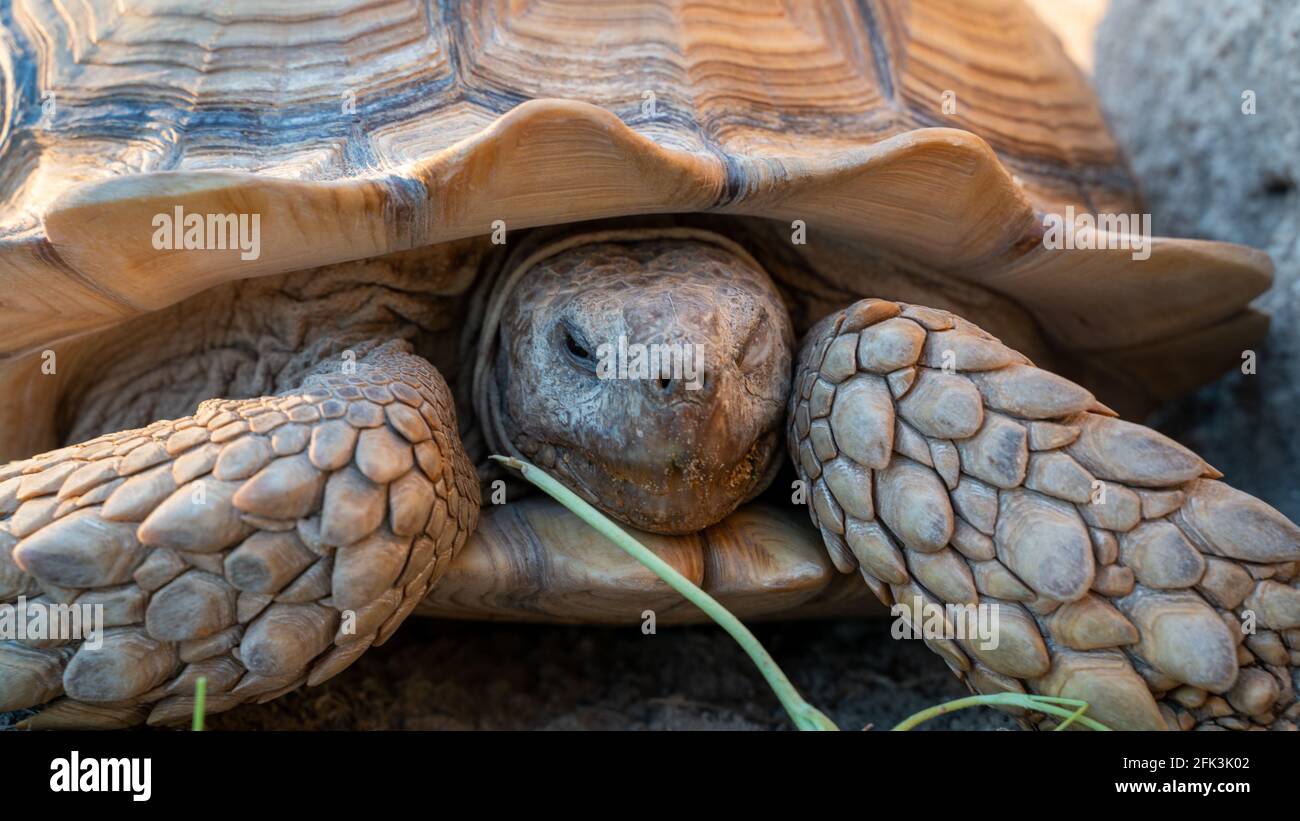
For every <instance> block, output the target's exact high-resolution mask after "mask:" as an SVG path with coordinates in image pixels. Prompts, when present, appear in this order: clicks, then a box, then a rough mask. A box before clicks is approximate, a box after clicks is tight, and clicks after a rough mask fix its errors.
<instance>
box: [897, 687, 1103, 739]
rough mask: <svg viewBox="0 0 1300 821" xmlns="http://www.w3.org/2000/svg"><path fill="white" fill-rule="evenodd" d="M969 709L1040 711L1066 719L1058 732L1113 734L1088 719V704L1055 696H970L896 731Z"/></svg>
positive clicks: (923, 714) (929, 711) (911, 718)
mask: <svg viewBox="0 0 1300 821" xmlns="http://www.w3.org/2000/svg"><path fill="white" fill-rule="evenodd" d="M968 707H1024V708H1026V709H1029V710H1037V711H1039V712H1040V713H1047V714H1048V715H1053V716H1056V717H1058V718H1064V719H1065V721H1064V722H1062V723H1061V724H1060V725H1059V726H1058V727H1057V728H1056V729H1057V730H1058V731H1059V730H1064V729H1065V728H1066V727H1069V726H1070V725H1071V724H1073V723H1075V722H1076V721H1077V722H1078V723H1079V724H1082V725H1083V726H1085V727H1087V728H1088V729H1090V730H1110V728H1109V727H1107V726H1106V725H1105V724H1102V723H1101V722H1099V721H1094V720H1093V719H1091V718H1088V717H1087V716H1085V715H1084V714H1083V713H1084V711H1085V710H1087V709H1088V702H1086V701H1082V700H1080V699H1077V698H1054V697H1052V696H1031V695H1026V694H1024V693H994V694H992V695H984V696H967V697H966V698H959V699H957V700H956V701H948V702H945V703H943V704H938V705H935V706H934V707H930V708H928V709H925V710H922V711H921V712H919V713H916V714H914V715H910V716H908V717H907V718H905V719H903V720H902V721H900V722H899V723H898V724H897V725H896V726H895V727H894V729H895V730H910V729H912V728H913V727H915V726H917V725H918V724H921V723H922V722H926V721H929V720H930V719H932V718H938V717H939V716H942V715H947V714H948V713H955V712H957V711H958V710H965V709H967V708H968ZM1066 707H1072V708H1074V709H1073V710H1067V709H1065V708H1066Z"/></svg>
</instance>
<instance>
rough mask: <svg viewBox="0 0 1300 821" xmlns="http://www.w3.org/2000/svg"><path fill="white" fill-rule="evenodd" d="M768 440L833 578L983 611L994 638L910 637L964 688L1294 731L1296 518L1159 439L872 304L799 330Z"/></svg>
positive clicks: (1046, 381)
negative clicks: (786, 462)
mask: <svg viewBox="0 0 1300 821" xmlns="http://www.w3.org/2000/svg"><path fill="white" fill-rule="evenodd" d="M945 364H946V365H948V368H947V372H945V369H944V365H945ZM788 434H789V436H788V445H789V449H790V454H791V457H792V458H793V459H794V461H795V464H796V465H797V468H798V472H799V475H800V477H801V478H802V479H803V480H804V481H805V482H807V483H808V484H807V487H808V489H809V491H810V505H809V512H810V515H811V516H812V520H813V523H814V524H815V525H817V526H818V527H820V529H821V531H822V535H823V538H824V540H825V542H826V545H827V548H828V549H829V550H830V552H831V555H832V558H833V559H834V561H835V563H836V565H837V566H838V567H839V568H840V569H841V570H842V571H844V572H850V571H852V570H854V569H858V568H860V569H861V572H862V575H863V577H864V578H865V579H866V581H867V583H868V584H869V585H870V586H871V588H872V590H873V591H874V592H875V593H876V595H877V596H878V597H879V598H880V599H881V600H882V601H884V602H885V603H886V604H890V603H891V602H892V601H899V602H906V603H909V604H910V603H912V602H913V601H914V597H916V596H920V597H921V599H922V600H923V601H925V602H927V603H938V604H943V603H951V604H984V605H988V606H990V607H994V608H997V609H998V612H999V616H1000V618H999V621H1000V628H1001V629H1000V644H999V646H998V647H997V648H996V649H985V648H983V647H981V644H980V642H979V640H978V639H975V640H969V639H959V640H952V639H942V638H936V639H932V640H927V644H929V646H930V647H931V649H933V650H934V651H935V652H937V653H938V654H939V655H940V656H942V657H943V659H944V661H945V662H947V664H948V666H949V667H950V668H951V669H952V670H953V672H954V673H956V674H957V676H958V677H960V678H961V679H963V680H964V681H965V682H966V683H967V685H969V686H970V687H971V689H972V690H975V691H978V692H982V693H994V692H1000V691H1005V690H1014V691H1020V692H1023V691H1026V690H1028V691H1032V692H1037V693H1042V694H1045V695H1051V696H1065V697H1071V698H1082V699H1086V700H1087V701H1089V702H1090V703H1091V705H1092V706H1091V708H1090V710H1089V714H1090V715H1091V716H1093V717H1094V718H1096V719H1098V720H1099V721H1102V722H1103V723H1106V724H1108V725H1110V726H1111V727H1115V728H1124V729H1163V728H1165V727H1169V728H1175V729H1191V728H1193V727H1195V728H1200V729H1219V728H1232V729H1246V728H1250V727H1272V728H1275V729H1286V730H1294V729H1296V721H1297V717H1298V716H1300V701H1297V700H1296V688H1297V675H1298V674H1297V671H1298V670H1300V582H1298V580H1297V566H1298V564H1300V561H1298V560H1300V528H1297V527H1296V526H1295V525H1294V524H1293V523H1291V522H1290V521H1289V520H1287V519H1286V518H1285V517H1284V516H1282V515H1281V514H1280V513H1278V512H1277V511H1276V510H1274V509H1273V508H1271V507H1269V506H1268V505H1266V504H1264V503H1263V502H1260V501H1259V500H1257V499H1255V498H1253V497H1251V496H1248V495H1246V494H1244V493H1241V492H1239V491H1236V490H1233V489H1232V488H1231V487H1229V486H1227V485H1225V484H1223V483H1222V482H1219V481H1216V479H1217V478H1218V476H1219V474H1218V473H1217V471H1215V470H1214V469H1213V468H1211V467H1209V466H1208V465H1206V464H1205V463H1204V462H1203V461H1202V460H1201V459H1200V458H1199V457H1197V456H1196V455H1195V454H1193V453H1192V452H1191V451H1189V450H1187V449H1186V448H1184V447H1182V446H1181V445H1179V444H1177V443H1176V442H1173V441H1172V440H1170V439H1167V438H1166V437H1164V436H1162V435H1160V434H1158V433H1156V432H1155V431H1152V430H1150V429H1148V428H1145V427H1142V426H1140V425H1134V424H1131V423H1128V422H1123V421H1120V420H1118V419H1115V418H1113V415H1112V414H1110V413H1109V411H1108V410H1107V409H1105V408H1104V407H1102V406H1100V405H1098V404H1097V402H1096V401H1095V400H1094V399H1093V397H1092V395H1091V394H1090V393H1088V392H1087V391H1086V390H1084V389H1083V388H1080V387H1078V386H1077V385H1074V384H1072V383H1071V382H1069V381H1067V380H1065V379H1062V378H1061V377H1059V376H1056V375H1054V374H1052V373H1049V372H1047V371H1043V370H1040V369H1038V368H1035V367H1033V366H1032V365H1031V364H1029V362H1028V360H1027V359H1025V358H1024V357H1023V356H1021V355H1020V354H1018V353H1016V352H1015V351H1012V350H1010V349H1009V348H1007V347H1005V346H1003V345H1002V344H1001V343H1000V342H998V341H997V340H996V339H994V338H993V337H991V336H989V335H988V334H986V333H984V332H983V331H982V330H980V329H979V328H977V327H975V326H974V325H972V324H970V323H968V322H966V321H964V320H962V319H961V318H959V317H955V316H953V315H951V314H949V313H947V312H943V311H935V310H931V309H928V308H922V307H917V306H909V305H905V304H901V303H894V302H887V301H881V300H865V301H863V302H859V303H857V304H855V305H853V306H852V307H850V308H848V309H846V310H844V311H841V312H838V313H836V314H834V315H832V316H829V317H827V318H826V319H825V320H823V321H822V322H821V323H819V324H818V325H817V326H816V327H814V328H813V329H812V330H811V331H810V332H809V334H808V336H807V338H806V339H805V341H804V343H803V346H802V351H801V354H800V357H799V363H798V366H797V369H796V372H795V382H794V390H793V392H792V396H791V400H790V413H789V429H788ZM1094 481H1096V482H1099V483H1100V484H1098V485H1094ZM1099 489H1100V490H1101V491H1104V492H1097V491H1098V490H1099ZM1252 619H1253V620H1254V623H1255V624H1256V631H1255V632H1254V633H1253V634H1251V633H1249V632H1246V631H1247V630H1248V628H1249V625H1250V624H1251V620H1252ZM952 626H955V625H952ZM1027 720H1028V721H1030V722H1035V723H1037V724H1039V725H1040V726H1041V725H1044V724H1049V723H1051V722H1048V721H1044V720H1043V719H1042V718H1041V717H1032V716H1031V717H1028V718H1027Z"/></svg>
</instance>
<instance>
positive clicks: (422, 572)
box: [0, 343, 479, 728]
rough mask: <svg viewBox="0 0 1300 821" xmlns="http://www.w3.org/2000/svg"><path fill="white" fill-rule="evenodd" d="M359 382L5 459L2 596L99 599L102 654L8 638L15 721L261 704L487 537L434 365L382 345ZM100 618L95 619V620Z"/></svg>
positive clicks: (312, 679) (4, 654)
mask: <svg viewBox="0 0 1300 821" xmlns="http://www.w3.org/2000/svg"><path fill="white" fill-rule="evenodd" d="M355 364H356V367H355V370H354V371H353V372H349V373H342V372H336V373H324V372H318V373H316V374H314V375H312V376H309V377H308V378H307V379H306V380H304V382H303V384H302V385H301V386H300V388H298V389H297V390H293V391H289V392H286V393H284V394H280V395H278V396H274V397H263V398H259V399H247V400H210V401H207V402H204V403H202V404H201V405H199V407H198V410H197V412H196V413H195V414H194V415H193V416H191V417H188V418H186V419H181V420H178V421H160V422H155V423H154V424H152V425H149V426H148V427H146V428H142V429H140V430H133V431H125V432H122V433H115V434H110V435H106V436H101V437H99V438H97V439H93V440H91V441H89V442H85V443H83V444H80V445H75V446H72V447H66V448H62V449H60V450H57V451H53V452H51V453H46V454H42V455H40V456H36V457H33V458H31V459H28V460H26V461H23V462H15V463H12V464H10V465H6V466H5V467H3V468H0V602H16V601H17V600H18V599H19V597H20V596H21V597H24V598H26V599H27V606H28V607H29V608H40V607H42V606H46V605H52V604H58V603H64V604H72V605H103V609H102V613H103V616H104V624H105V625H106V626H107V629H106V630H105V631H104V633H103V635H102V637H101V638H102V647H99V648H98V649H96V648H95V646H94V645H95V644H96V643H97V640H96V638H95V637H94V636H90V637H89V640H88V641H82V640H71V641H70V640H67V637H66V636H65V637H61V638H60V639H57V640H39V639H33V638H32V637H31V636H27V637H26V639H27V640H22V639H23V637H20V638H19V640H11V641H3V642H0V710H14V709H19V708H24V707H30V706H34V705H39V704H43V703H46V702H51V703H50V706H48V707H47V708H46V709H45V710H44V711H42V712H41V713H39V714H38V715H36V716H35V717H34V718H33V719H32V720H31V725H32V726H34V727H38V728H39V727H85V726H100V727H115V726H126V725H129V724H134V723H138V722H139V721H142V720H146V719H147V720H148V721H149V723H151V724H153V723H165V722H170V721H176V720H183V719H185V718H186V717H188V715H189V714H190V712H191V710H192V707H193V699H192V695H193V690H194V682H195V680H196V679H197V678H198V677H199V676H206V677H207V681H208V684H207V687H208V694H209V695H208V699H207V709H208V710H209V711H210V712H219V711H222V710H227V709H229V708H231V707H233V706H235V705H237V704H240V703H242V702H245V701H250V700H258V701H266V700H269V699H271V698H275V697H276V696H278V695H280V694H282V693H285V692H288V691H290V690H293V689H296V688H297V687H299V686H301V685H303V684H312V685H314V684H318V683H320V682H322V681H324V680H326V679H328V678H330V677H331V676H333V675H335V674H336V673H338V672H339V671H341V670H343V669H344V668H345V667H347V666H348V665H349V664H351V663H352V661H354V660H355V659H356V658H357V657H358V656H360V655H361V653H363V652H364V651H365V650H366V649H367V648H369V647H370V646H371V645H372V644H382V643H383V642H384V641H385V640H387V638H388V637H389V635H391V634H392V632H393V631H394V630H395V629H396V628H397V627H398V625H400V624H401V623H402V621H403V620H404V619H405V618H406V616H407V615H408V614H409V613H410V612H411V610H413V609H414V608H415V606H416V605H417V604H418V603H419V601H420V600H421V599H422V598H423V597H424V595H425V593H427V592H428V590H429V588H430V587H431V586H432V585H433V583H434V582H435V581H436V580H437V578H438V577H439V575H440V574H441V573H442V572H443V570H445V569H446V567H447V565H448V564H449V563H450V561H451V558H452V556H453V554H454V553H455V552H456V551H457V550H458V549H459V548H460V547H461V545H462V544H463V543H464V542H465V539H466V538H467V537H468V535H469V533H470V532H471V531H472V530H473V529H474V526H475V522H476V519H477V515H478V506H479V489H478V481H477V478H476V477H475V473H474V469H473V466H472V465H471V464H470V462H469V459H468V458H467V457H466V455H465V452H464V450H463V448H462V447H461V443H460V440H459V438H458V435H457V427H456V418H455V411H454V409H453V403H452V401H451V395H450V393H449V391H448V390H447V386H446V384H445V383H444V382H443V380H442V377H441V376H440V375H439V374H438V372H437V371H436V370H435V369H434V368H433V366H432V365H430V364H429V363H428V362H426V361H425V360H423V359H421V358H420V357H418V356H415V355H413V354H411V353H409V352H408V349H407V347H406V346H405V343H388V344H385V345H382V346H380V347H378V348H376V349H375V350H373V351H371V352H370V354H369V355H367V356H366V357H364V358H363V359H361V360H360V361H358V362H356V363H355ZM91 612H93V611H91Z"/></svg>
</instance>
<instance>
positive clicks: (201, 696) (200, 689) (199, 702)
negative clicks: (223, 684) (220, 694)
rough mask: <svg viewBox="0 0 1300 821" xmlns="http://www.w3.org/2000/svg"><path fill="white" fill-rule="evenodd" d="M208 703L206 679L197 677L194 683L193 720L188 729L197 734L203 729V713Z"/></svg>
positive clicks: (205, 677)
mask: <svg viewBox="0 0 1300 821" xmlns="http://www.w3.org/2000/svg"><path fill="white" fill-rule="evenodd" d="M207 701H208V677H207V676H199V677H198V680H196V681H195V682H194V720H193V721H192V722H191V724H190V729H191V730H193V731H194V732H199V731H200V730H202V729H203V713H204V711H205V710H207Z"/></svg>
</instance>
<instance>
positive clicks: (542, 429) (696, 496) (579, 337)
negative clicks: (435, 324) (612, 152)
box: [488, 237, 794, 533]
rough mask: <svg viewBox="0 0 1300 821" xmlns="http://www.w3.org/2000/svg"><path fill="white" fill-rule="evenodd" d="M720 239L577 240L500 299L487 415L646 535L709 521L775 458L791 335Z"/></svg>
mask: <svg viewBox="0 0 1300 821" xmlns="http://www.w3.org/2000/svg"><path fill="white" fill-rule="evenodd" d="M722 243H723V244H720V243H719V242H713V241H707V240H703V239H700V238H689V239H685V238H662V237H661V238H652V239H644V240H640V241H632V242H597V243H591V244H580V245H577V246H576V247H571V248H568V249H567V250H563V251H561V252H559V253H557V254H555V255H553V256H550V257H548V258H545V259H543V260H542V261H540V262H537V263H536V264H534V265H532V266H531V267H529V268H527V269H526V270H523V271H522V272H520V273H521V275H520V276H519V277H518V278H517V279H516V280H515V281H513V282H512V283H511V285H510V286H509V287H510V290H509V291H508V295H507V296H506V297H505V299H504V302H503V303H502V305H501V318H500V325H499V339H500V343H499V347H498V348H497V354H496V359H495V367H494V370H495V378H494V379H492V380H491V382H492V389H494V390H495V391H496V398H495V399H494V400H493V401H492V402H490V405H492V410H491V411H490V413H491V414H492V415H493V416H494V417H495V418H494V419H493V420H492V421H490V422H489V423H488V424H489V425H491V426H493V427H494V428H495V430H496V432H497V434H498V435H499V436H501V437H502V438H504V439H505V440H507V441H508V442H509V443H510V444H511V445H513V446H514V448H516V449H517V450H518V451H519V452H521V453H523V454H524V455H525V456H526V457H527V458H529V459H531V460H533V461H535V462H537V463H538V464H539V465H541V466H542V467H544V468H545V469H547V470H548V471H550V472H552V473H554V474H555V475H556V476H557V477H558V478H560V479H561V480H562V481H564V482H565V483H566V484H568V485H569V486H571V487H572V488H574V489H575V490H576V491H578V492H579V493H580V494H582V495H583V496H584V497H586V498H587V500H588V501H590V502H592V503H593V504H595V505H597V506H598V507H600V508H602V509H603V510H605V511H606V512H608V513H610V514H611V515H613V516H615V517H616V518H619V519H621V520H623V521H625V522H627V523H628V524H631V525H633V526H635V527H638V528H642V529H644V530H650V531H655V532H660V533H686V532H692V531H696V530H699V529H701V528H704V527H707V526H708V525H711V524H713V523H715V522H717V521H719V520H720V519H722V518H723V517H724V516H726V515H727V514H728V513H730V512H731V511H732V510H734V509H735V508H736V506H737V505H739V504H741V503H742V502H744V501H746V500H748V499H750V498H752V497H753V496H754V495H756V494H757V493H759V492H761V491H762V490H763V489H764V488H765V487H766V485H767V484H768V483H769V482H770V481H771V478H772V476H773V474H774V473H775V471H776V469H777V466H778V457H779V454H780V453H781V431H782V424H783V421H784V416H785V406H786V402H787V399H788V395H789V386H790V373H791V356H792V354H791V351H792V346H793V335H794V334H793V330H792V329H791V324H790V319H789V316H788V314H787V312H786V309H785V306H784V305H783V304H782V301H781V298H780V295H779V294H778V293H777V290H776V288H775V286H774V285H773V284H772V281H771V280H770V279H769V278H768V276H767V274H766V273H765V272H764V271H763V270H762V268H761V267H760V266H759V265H758V263H756V262H755V261H754V260H753V259H751V258H749V255H748V254H745V253H744V252H743V251H741V250H740V249H739V248H735V247H732V246H730V244H729V243H725V241H722Z"/></svg>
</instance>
